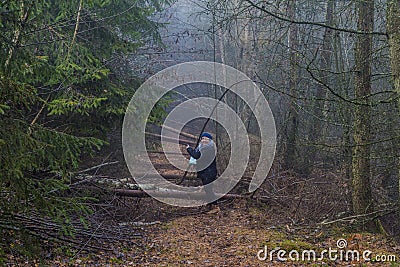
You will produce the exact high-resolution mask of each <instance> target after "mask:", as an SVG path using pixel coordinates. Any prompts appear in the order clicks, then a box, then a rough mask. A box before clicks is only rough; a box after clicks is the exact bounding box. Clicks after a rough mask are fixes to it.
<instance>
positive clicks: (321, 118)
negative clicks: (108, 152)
mask: <svg viewBox="0 0 400 267" xmlns="http://www.w3.org/2000/svg"><path fill="white" fill-rule="evenodd" d="M335 1H336V0H328V2H327V6H326V14H325V21H326V24H327V25H329V26H332V27H333V9H334V4H335ZM332 53H333V30H332V29H329V28H325V32H324V37H323V40H322V47H321V61H320V74H319V76H320V80H321V81H322V82H323V83H324V84H327V85H331V83H330V81H329V77H330V75H331V73H330V72H331V69H332ZM326 96H327V89H326V88H324V86H323V85H321V84H319V85H318V87H317V91H316V94H315V97H316V103H315V106H314V114H315V116H316V117H317V119H313V123H311V127H312V128H311V129H310V132H311V138H310V139H311V140H312V141H313V142H314V143H315V144H316V143H318V141H320V140H321V137H323V136H326V131H327V129H326V128H327V126H328V125H327V123H326V122H325V121H326V117H327V114H326V112H325V111H324V110H325V109H326V106H325V105H326V101H325V100H323V99H326ZM310 152H311V153H310V158H311V160H314V159H316V158H317V149H316V148H311V151H310Z"/></svg>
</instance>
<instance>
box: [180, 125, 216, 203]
mask: <svg viewBox="0 0 400 267" xmlns="http://www.w3.org/2000/svg"><path fill="white" fill-rule="evenodd" d="M186 150H187V152H188V153H189V155H190V156H191V157H193V158H194V159H196V169H197V177H198V178H200V179H201V182H202V183H203V185H207V184H209V183H211V182H213V181H214V180H215V179H216V178H217V162H216V160H215V151H216V150H215V144H214V142H213V140H212V135H211V134H210V133H207V132H204V133H202V134H201V141H200V144H199V146H198V147H197V148H196V149H193V148H191V147H190V146H189V145H188V146H187V147H186ZM205 191H206V195H207V200H211V199H215V195H214V192H213V191H212V188H211V187H210V186H207V187H205Z"/></svg>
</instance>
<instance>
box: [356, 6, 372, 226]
mask: <svg viewBox="0 0 400 267" xmlns="http://www.w3.org/2000/svg"><path fill="white" fill-rule="evenodd" d="M356 8H357V12H358V30H359V31H363V32H372V31H373V29H374V1H373V0H363V1H357V2H356ZM371 53H372V35H371V34H367V33H366V34H359V35H358V36H357V41H356V47H355V64H356V72H355V97H356V99H357V101H358V102H361V103H362V104H363V105H360V104H358V105H355V107H354V109H355V110H354V134H353V137H354V149H353V161H352V171H353V211H354V213H355V214H364V213H368V212H371V211H372V209H373V207H372V194H371V182H370V149H371V148H370V141H371V131H370V129H371V107H370V106H369V104H370V103H369V102H370V101H369V97H368V96H369V95H370V94H371V61H372V56H371ZM367 227H368V228H372V227H373V224H372V223H370V224H368V225H367ZM371 230H372V229H371Z"/></svg>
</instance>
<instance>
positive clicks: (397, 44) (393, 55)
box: [386, 0, 400, 234]
mask: <svg viewBox="0 0 400 267" xmlns="http://www.w3.org/2000/svg"><path fill="white" fill-rule="evenodd" d="M386 14H387V27H386V28H387V35H388V38H389V53H390V54H389V55H390V63H391V69H392V79H393V85H394V89H395V91H396V93H397V95H399V94H400V0H390V1H388V4H387V12H386ZM397 101H398V103H397V105H398V107H399V109H400V98H398V100H397ZM399 164H400V159H397V165H399ZM399 169H400V168H399ZM398 178H399V179H398V184H397V185H396V187H397V190H399V188H400V173H399V174H398ZM399 194H400V193H399ZM397 202H398V211H397V226H398V227H397V229H400V197H399V195H398V199H397ZM397 234H400V232H398V233H397Z"/></svg>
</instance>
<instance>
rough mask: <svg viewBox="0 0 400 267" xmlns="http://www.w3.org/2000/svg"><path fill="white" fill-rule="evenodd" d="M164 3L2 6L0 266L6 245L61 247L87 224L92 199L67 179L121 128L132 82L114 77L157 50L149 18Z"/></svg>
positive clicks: (47, 1) (37, 0)
mask: <svg viewBox="0 0 400 267" xmlns="http://www.w3.org/2000/svg"><path fill="white" fill-rule="evenodd" d="M166 3H167V1H150V2H149V1H142V0H138V1H108V0H89V1H83V0H73V1H61V0H60V1H59V0H18V1H17V0H6V1H2V3H0V15H1V16H0V18H1V20H0V29H1V30H0V40H1V41H0V234H1V235H2V238H1V244H2V247H0V263H1V262H2V261H3V262H4V259H2V257H4V255H5V254H7V253H10V252H11V251H12V250H15V249H16V247H15V246H10V244H11V243H12V244H15V243H16V242H17V241H18V242H19V243H21V244H25V246H24V245H21V246H20V247H19V248H20V249H21V251H28V252H29V251H30V252H32V247H28V243H29V242H31V241H32V238H33V239H36V240H42V239H57V238H58V240H60V239H62V238H61V236H63V235H73V234H74V229H75V226H76V221H78V222H79V223H80V224H81V225H84V227H87V226H88V225H87V224H86V221H85V216H86V215H88V214H90V213H91V212H92V211H91V209H90V208H89V207H88V206H87V205H86V204H85V203H87V202H88V201H93V199H92V198H90V197H82V196H74V195H73V194H71V192H70V191H71V188H70V185H71V179H72V178H73V176H72V175H73V172H74V171H75V170H76V169H77V168H78V166H79V163H80V160H81V159H82V157H83V156H84V155H90V154H91V153H93V152H94V151H96V150H99V149H100V148H101V147H102V146H103V145H105V144H106V141H104V140H105V136H106V133H107V130H108V129H110V127H112V126H115V124H118V123H120V122H121V121H122V116H123V114H124V112H125V109H126V106H127V103H128V101H129V99H130V98H131V96H132V95H133V93H134V91H135V89H136V88H137V87H138V86H139V85H140V80H139V79H136V78H132V77H133V74H132V73H130V72H129V70H126V69H124V71H119V70H120V69H121V68H126V65H127V62H128V61H129V57H128V54H127V53H131V52H134V51H135V50H136V49H137V48H138V47H140V46H142V45H143V44H146V43H149V42H159V40H160V37H159V34H158V32H157V29H158V27H159V26H160V25H159V24H157V23H156V22H153V21H152V20H150V19H149V17H150V15H151V14H153V13H154V11H157V10H160V9H161V7H162V6H163V5H164V4H166ZM160 107H161V109H160V110H159V111H156V113H155V114H156V115H155V116H163V112H162V108H163V105H162V104H161V105H160ZM153 119H154V120H156V119H155V118H153ZM41 224H43V225H42V226H40V225H41ZM33 225H34V226H33ZM46 227H47V228H46ZM43 229H48V231H44V230H43ZM24 242H25V243H24ZM35 256H36V257H38V256H39V257H40V255H38V254H36V255H35Z"/></svg>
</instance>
